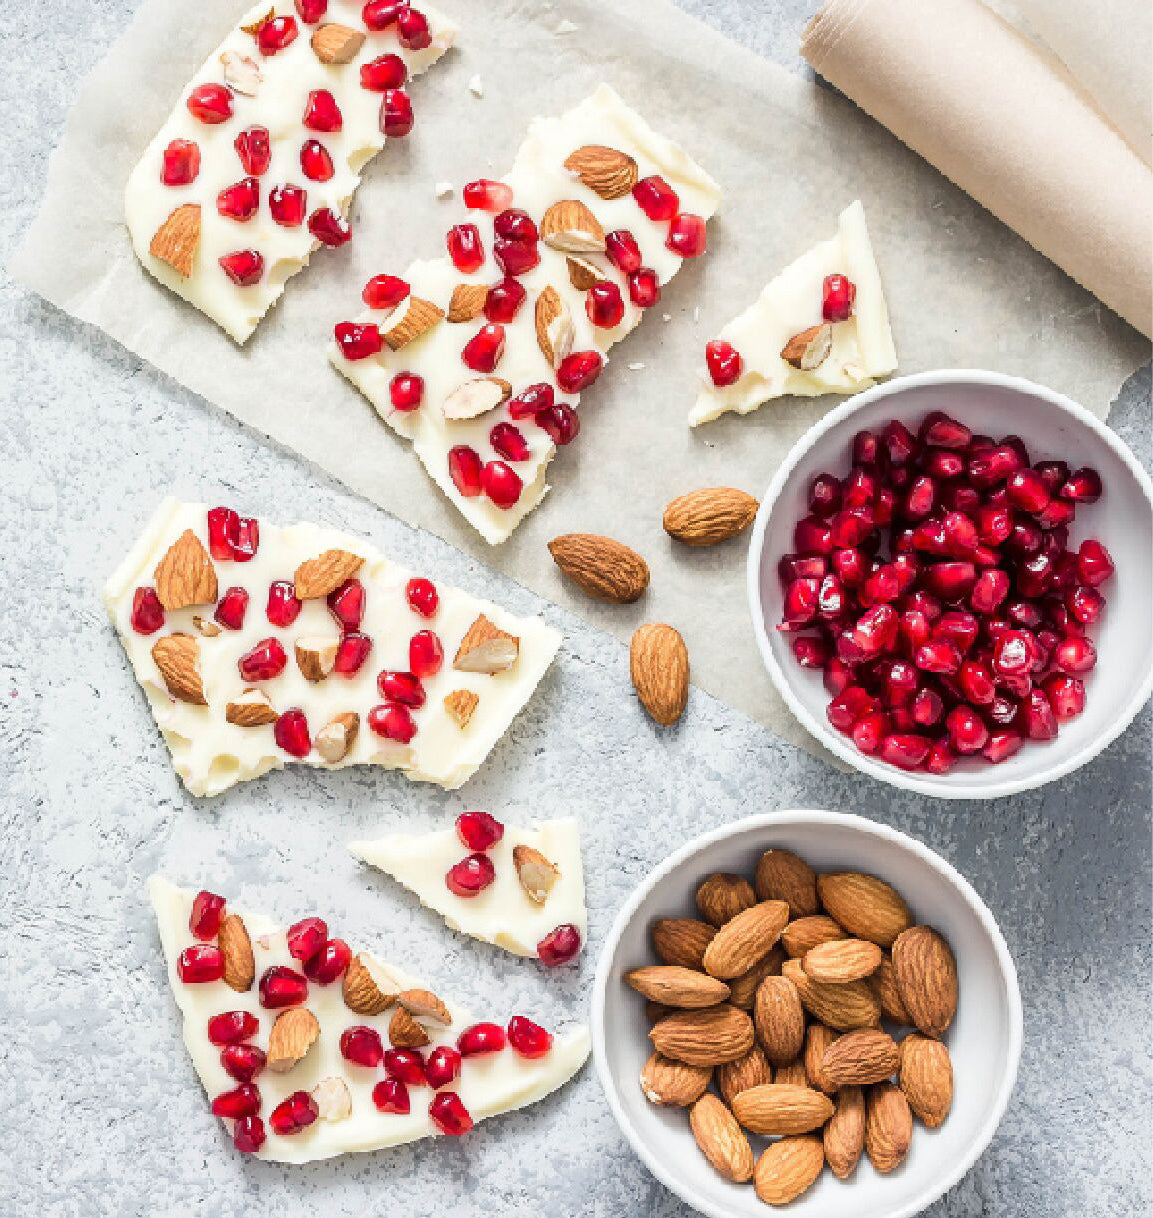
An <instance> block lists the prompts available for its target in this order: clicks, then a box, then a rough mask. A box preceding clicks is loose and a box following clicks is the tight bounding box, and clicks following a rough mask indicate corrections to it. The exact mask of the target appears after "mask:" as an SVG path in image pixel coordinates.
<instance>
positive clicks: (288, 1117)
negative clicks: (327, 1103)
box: [268, 1091, 320, 1137]
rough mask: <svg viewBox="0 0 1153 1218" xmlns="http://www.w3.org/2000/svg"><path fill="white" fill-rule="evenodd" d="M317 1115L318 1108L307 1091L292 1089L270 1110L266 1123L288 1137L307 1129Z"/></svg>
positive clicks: (318, 1112)
mask: <svg viewBox="0 0 1153 1218" xmlns="http://www.w3.org/2000/svg"><path fill="white" fill-rule="evenodd" d="M319 1115H320V1109H319V1108H317V1106H316V1101H315V1100H314V1099H313V1098H312V1096H310V1095H309V1094H308V1092H307V1091H294V1092H293V1093H292V1094H291V1095H290V1096H289V1097H288V1099H286V1100H284V1101H283V1103H280V1104H277V1106H276V1107H275V1108H274V1109H273V1110H272V1112H271V1114H270V1115H269V1118H268V1123H269V1124H270V1125H271V1126H272V1130H273V1132H274V1133H278V1134H280V1135H281V1136H282V1137H289V1136H291V1135H292V1134H294V1133H299V1132H300V1131H301V1130H302V1129H307V1128H308V1126H309V1125H311V1124H312V1122H313V1121H315V1120H316V1118H317V1117H318V1116H319Z"/></svg>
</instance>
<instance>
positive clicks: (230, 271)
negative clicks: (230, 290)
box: [219, 250, 264, 288]
mask: <svg viewBox="0 0 1153 1218" xmlns="http://www.w3.org/2000/svg"><path fill="white" fill-rule="evenodd" d="M219 262H220V266H221V269H222V270H223V271H224V273H225V274H226V275H227V276H228V278H229V279H231V280H232V282H233V283H234V284H236V286H237V287H240V288H250V287H252V285H253V284H254V283H259V282H260V277H261V276H262V275H263V274H264V255H263V254H261V253H259V252H258V251H257V250H236V251H235V252H234V253H231V254H224V255H223V256H222V257H221V258H220V259H219Z"/></svg>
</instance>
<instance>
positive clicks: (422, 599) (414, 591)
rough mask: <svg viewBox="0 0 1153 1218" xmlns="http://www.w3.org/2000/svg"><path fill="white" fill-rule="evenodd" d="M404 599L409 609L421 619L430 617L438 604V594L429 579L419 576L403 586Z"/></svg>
mask: <svg viewBox="0 0 1153 1218" xmlns="http://www.w3.org/2000/svg"><path fill="white" fill-rule="evenodd" d="M404 595H405V599H406V600H407V601H408V604H409V608H411V609H412V611H413V612H414V613H419V614H420V616H421V617H432V616H433V615H434V614H435V613H436V610H437V606H438V605H439V604H440V594H439V593H438V592H437V590H436V585H435V584H434V583H433V582H432V580H431V579H424V578H422V577H420V576H418V577H416V578H414V579H410V580H409V581H408V583H407V584H405V586H404Z"/></svg>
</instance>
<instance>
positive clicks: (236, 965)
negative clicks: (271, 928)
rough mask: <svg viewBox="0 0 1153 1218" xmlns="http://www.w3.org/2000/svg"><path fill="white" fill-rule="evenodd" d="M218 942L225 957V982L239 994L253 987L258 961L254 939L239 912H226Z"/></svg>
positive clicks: (217, 938) (217, 937)
mask: <svg viewBox="0 0 1153 1218" xmlns="http://www.w3.org/2000/svg"><path fill="white" fill-rule="evenodd" d="M216 944H217V946H218V947H219V948H220V954H221V955H222V956H223V957H224V983H225V985H229V986H231V987H232V988H233V989H234V990H236V992H237V993H238V994H243V993H244V992H245V991H246V990H250V989H252V982H253V981H254V980H255V978H256V961H255V960H254V959H253V955H252V940H251V939H250V938H249V937H248V930H247V929H246V928H245V925H244V920H243V919H242V918H241V917H240V915H239V914H226V915H225V917H224V919H223V920H222V921H221V923H220V931H219V933H218V934H217V936H216Z"/></svg>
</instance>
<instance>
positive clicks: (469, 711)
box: [444, 689, 480, 732]
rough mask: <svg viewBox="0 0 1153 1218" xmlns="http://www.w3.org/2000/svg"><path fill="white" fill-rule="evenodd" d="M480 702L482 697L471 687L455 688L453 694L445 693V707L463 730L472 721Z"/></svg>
mask: <svg viewBox="0 0 1153 1218" xmlns="http://www.w3.org/2000/svg"><path fill="white" fill-rule="evenodd" d="M479 702H480V698H479V697H478V696H477V695H476V694H474V693H473V692H472V690H471V689H454V690H453V691H452V693H451V694H446V695H445V698H444V709H445V710H446V711H448V714H449V718H451V719H452V720H453V722H455V723H456V726H457V727H459V728H460V730H461V731H462V732H463V731H464V729H465V728H466V727H468V725H469V723H470V722H471V721H472V717H473V714H474V713H475V711H476V708H477V704H478V703H479Z"/></svg>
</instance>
